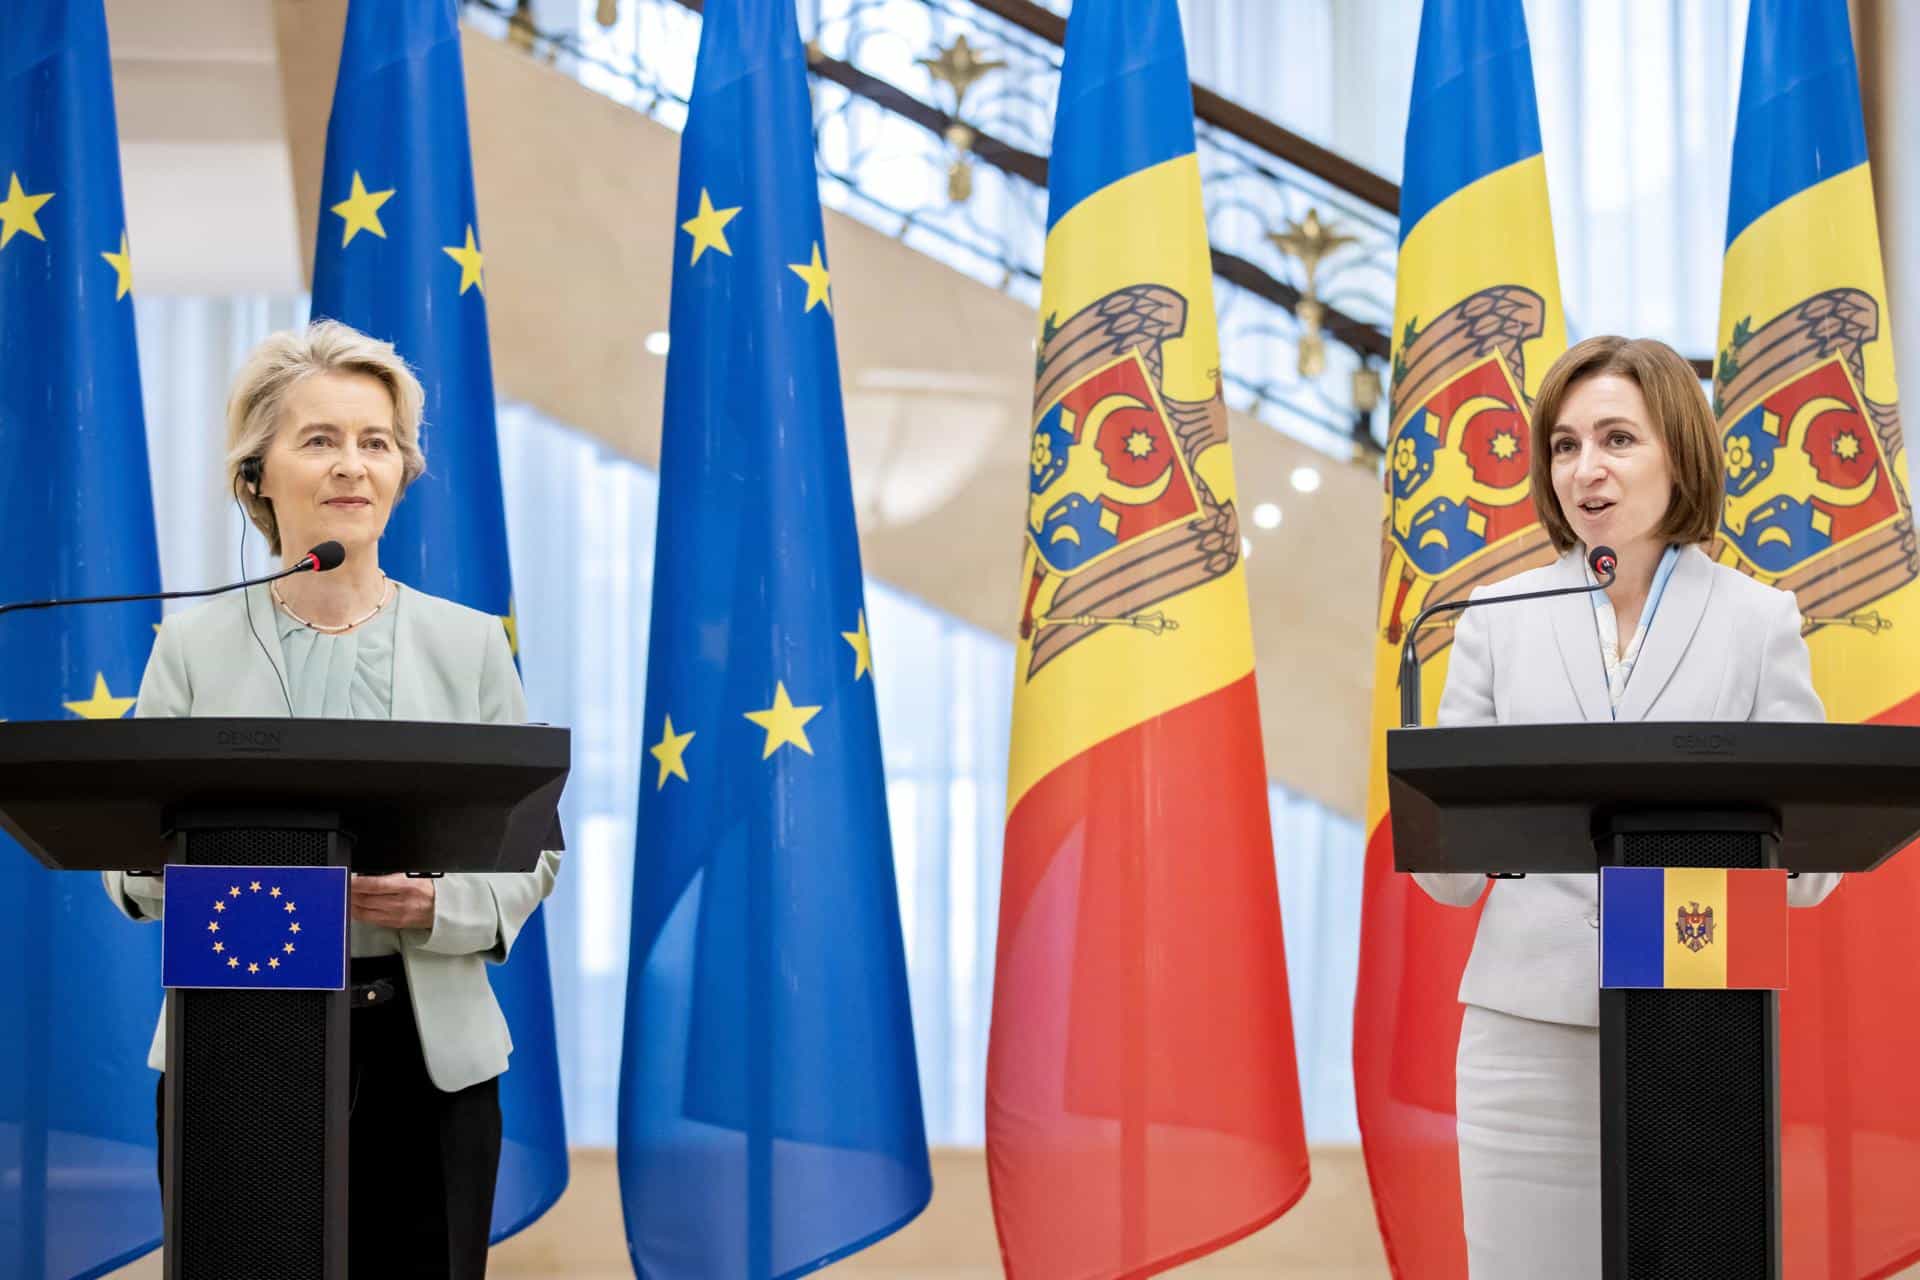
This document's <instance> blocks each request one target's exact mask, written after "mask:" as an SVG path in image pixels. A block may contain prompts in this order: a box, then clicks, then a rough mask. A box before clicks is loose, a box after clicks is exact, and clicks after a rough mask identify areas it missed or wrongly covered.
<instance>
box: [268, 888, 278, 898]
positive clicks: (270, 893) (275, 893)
mask: <svg viewBox="0 0 1920 1280" xmlns="http://www.w3.org/2000/svg"><path fill="white" fill-rule="evenodd" d="M267 896H268V897H269V898H277V897H279V896H280V886H279V885H275V886H273V888H271V889H269V890H267Z"/></svg>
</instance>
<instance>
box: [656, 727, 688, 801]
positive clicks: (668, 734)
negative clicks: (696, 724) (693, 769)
mask: <svg viewBox="0 0 1920 1280" xmlns="http://www.w3.org/2000/svg"><path fill="white" fill-rule="evenodd" d="M692 741H693V730H691V729H689V730H687V731H686V732H685V733H675V732H674V731H673V717H672V716H668V717H667V727H666V728H665V729H664V730H663V731H662V732H661V734H660V741H658V742H656V743H654V744H653V745H652V746H651V747H648V748H647V754H648V755H650V756H652V757H653V758H654V759H655V760H658V761H659V762H660V776H659V778H658V779H656V780H655V781H654V784H653V789H654V790H655V791H658V790H659V789H660V788H662V787H664V786H666V785H667V779H668V778H678V779H680V781H682V782H691V781H693V779H691V778H689V777H687V761H686V752H687V744H688V743H689V742H692Z"/></svg>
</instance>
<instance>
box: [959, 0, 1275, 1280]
mask: <svg viewBox="0 0 1920 1280" xmlns="http://www.w3.org/2000/svg"><path fill="white" fill-rule="evenodd" d="M1049 201H1050V204H1049V209H1048V231H1047V247H1046V271H1045V276H1044V280H1043V283H1042V286H1041V302H1040V312H1041V316H1042V332H1041V337H1040V344H1039V358H1038V367H1037V378H1038V382H1037V386H1036V387H1035V390H1034V400H1033V412H1034V425H1033V442H1032V451H1031V459H1030V460H1031V467H1030V469H1029V473H1028V480H1029V485H1030V497H1029V505H1028V516H1027V530H1026V539H1025V544H1026V546H1025V558H1024V563H1023V576H1022V601H1021V606H1022V607H1021V621H1020V641H1019V646H1018V648H1017V650H1016V653H1015V671H1016V678H1015V692H1014V705H1013V724H1014V729H1013V751H1012V759H1011V761H1010V764H1009V767H1008V783H1007V796H1008V805H1009V807H1008V813H1007V836H1006V861H1005V869H1004V873H1003V880H1002V888H1001V899H1000V935H999V949H998V968H997V971H996V973H995V977H994V1003H993V1031H992V1038H991V1044H990V1048H989V1051H988V1063H987V1165H988V1171H989V1175H990V1177H991V1180H992V1186H993V1207H994V1217H995V1221H996V1222H997V1224H998V1227H999V1233H1000V1248H1001V1253H1002V1256H1003V1258H1004V1261H1005V1264H1006V1269H1007V1274H1008V1275H1009V1276H1010V1277H1013V1278H1014V1280H1029V1278H1032V1280H1053V1278H1054V1277H1060V1276H1075V1277H1081V1278H1083V1280H1084V1278H1086V1277H1119V1276H1147V1275H1151V1274H1154V1273H1155V1272H1159V1271H1163V1270H1166V1269H1167V1268H1169V1267H1172V1266H1174V1265H1176V1264H1178V1263H1180V1262H1182V1261H1185V1260H1187V1259H1190V1258H1193V1257H1196V1256H1198V1255H1200V1254H1203V1253H1207V1252H1209V1251H1211V1250H1213V1249H1216V1248H1218V1247H1220V1246H1221V1245H1224V1244H1227V1243H1229V1242H1230V1241H1233V1240H1236V1239H1238V1238H1240V1237H1241V1236H1244V1235H1246V1234H1248V1233H1249V1232H1252V1231H1254V1230H1257V1229H1258V1228H1260V1227H1261V1226H1264V1225H1265V1224H1266V1223H1268V1222H1271V1221H1272V1220H1273V1219H1274V1218H1276V1217H1278V1216H1279V1215H1280V1214H1281V1213H1282V1212H1284V1211H1285V1210H1286V1209H1287V1207H1288V1206H1290V1205H1291V1204H1293V1203H1294V1201H1295V1200H1297V1199H1298V1198H1299V1197H1300V1195H1301V1194H1302V1193H1303V1192H1305V1190H1306V1187H1307V1151H1306V1142H1305V1137H1304V1134H1303V1130H1302V1124H1301V1117H1300V1097H1299V1083H1298V1079H1297V1077H1296V1075H1295V1067H1294V1050H1293V1030H1292V1016H1291V1013H1290V1010H1289V1007H1288V1000H1287V981H1286V956H1285V949H1284V946H1283V943H1282V939H1281V932H1280V910H1279V897H1278V891H1277V888H1276V885H1275V880H1274V867H1273V846H1272V834H1271V828H1270V826H1269V817H1268V812H1267V776H1266V762H1265V759H1264V756H1263V750H1262V745H1261V739H1260V719H1259V708H1258V700H1257V695H1256V692H1255V687H1254V675H1253V643H1252V632H1251V629H1250V625H1249V621H1248V613H1247V595H1246V585H1245V581H1244V579H1243V576H1242V571H1241V566H1240V558H1239V557H1240V526H1239V517H1238V513H1237V508H1236V505H1235V503H1236V500H1235V491H1234V480H1233V457H1232V453H1231V451H1230V450H1229V448H1228V444H1227V411H1226V404H1225V402H1224V401H1223V400H1222V398H1221V391H1220V377H1219V366H1220V355H1219V347H1218V338H1217V333H1216V328H1215V323H1214V314H1213V296H1212V265H1211V257H1210V254H1209V251H1208V247H1207V234H1206V224H1205V222H1204V220H1203V218H1202V214H1201V207H1200V165H1199V161H1198V158H1197V157H1196V155H1195V151H1194V130H1193V97H1192V90H1191V88H1190V85H1189V81H1188V79H1187V65H1186V50H1185V46H1184V44H1183V42H1182V40H1181V34H1180V18H1179V12H1178V10H1177V8H1176V7H1175V3H1174V0H1080V2H1079V3H1077V4H1076V5H1075V6H1074V9H1073V16H1072V18H1071V20H1070V22H1069V23H1068V28H1067V45H1066V64H1065V69H1064V71H1063V72H1062V76H1061V83H1060V101H1059V108H1058V111H1057V114H1056V117H1055V124H1054V135H1053V157H1052V161H1051V171H1050V184H1049Z"/></svg>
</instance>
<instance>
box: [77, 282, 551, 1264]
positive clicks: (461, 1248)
mask: <svg viewBox="0 0 1920 1280" xmlns="http://www.w3.org/2000/svg"><path fill="white" fill-rule="evenodd" d="M422 400H423V397H422V395H421V390H420V383H419V381H418V379H416V378H415V377H414V376H413V373H412V371H411V370H409V369H408V368H407V366H406V362H405V361H403V360H402V359H401V358H400V357H399V355H398V354H396V353H395V351H394V349H393V346H392V345H391V344H390V343H386V342H381V341H379V340H378V339H375V338H371V337H368V336H367V335H366V334H364V333H360V332H357V331H355V330H353V329H350V328H348V327H347V326H346V325H343V324H338V323H335V322H333V321H328V320H322V321H319V322H318V323H315V324H312V325H309V326H308V327H307V328H305V329H302V330H292V331H289V332H286V333H276V334H274V335H273V336H272V337H270V338H268V339H267V340H266V341H264V342H262V343H261V344H260V345H259V346H258V347H257V348H255V349H254V351H253V353H252V354H251V355H250V356H249V357H248V358H247V360H246V362H245V364H244V365H243V366H242V367H241V370H240V373H239V376H238V378H237V379H236V380H235V383H234V388H233V394H232V396H231V398H230V400H229V402H228V408H227V446H228V447H227V462H226V470H227V478H228V481H229V482H230V483H231V485H232V486H233V490H234V496H235V497H236V498H238V499H239V500H240V501H241V502H242V503H244V504H245V507H246V510H247V514H248V515H249V516H250V517H251V518H252V520H253V523H254V524H255V525H257V526H258V527H259V529H260V531H261V532H262V533H264V534H266V536H267V541H268V543H269V544H270V545H271V546H272V547H273V549H274V552H275V554H276V555H278V556H279V557H280V559H281V561H282V563H283V564H285V565H287V566H291V565H293V564H294V563H296V562H297V561H299V560H301V559H303V558H304V557H305V554H306V551H307V549H308V548H309V547H312V546H315V545H317V544H319V543H321V542H338V543H339V544H340V545H341V547H342V548H343V549H344V551H345V556H344V558H343V560H342V561H341V562H340V564H339V565H338V567H336V568H334V569H331V570H328V571H326V572H316V573H298V574H294V575H293V576H291V577H288V578H285V579H283V580H281V581H280V582H277V583H273V584H271V585H266V586H258V587H252V588H249V589H247V590H246V591H244V592H236V593H234V594H232V595H227V596H222V597H219V598H217V599H215V600H213V601H211V602H209V603H207V604H203V605H201V606H199V607H198V608H194V609H189V610H186V611H185V612H182V613H176V614H174V615H172V616H171V617H169V618H168V619H167V620H166V622H165V623H164V624H163V625H162V626H161V628H160V634H159V636H158V637H157V638H156V639H155V641H154V646H153V656H152V658H151V659H150V660H149V661H148V663H147V672H146V676H145V678H144V679H143V680H142V681H141V684H140V698H139V702H138V706H137V712H136V714H138V715H141V716H232V717H241V718H246V719H259V718H261V717H265V716H278V715H287V716H313V717H326V718H333V719H349V720H368V719H380V720H385V719H394V720H429V721H435V720H437V721H453V722H462V723H497V724H520V723H524V722H525V720H526V700H525V698H524V696H523V695H522V693H521V689H520V679H519V675H518V673H517V672H516V670H515V668H514V663H513V655H512V653H511V652H510V651H509V649H508V645H507V636H506V632H505V630H504V628H503V627H502V626H501V623H500V619H498V618H495V617H491V616H489V615H487V614H484V613H480V612H478V611H476V610H473V609H468V608H465V607H463V606H461V605H458V604H455V603H453V602H452V601H450V600H442V599H440V598H438V597H436V596H430V595H428V594H426V593H425V592H423V591H415V590H413V589H411V588H405V587H402V586H401V585H400V584H399V583H396V582H393V581H391V580H390V579H389V578H388V577H387V575H386V574H385V573H383V572H382V571H381V569H380V536H381V534H382V533H383V532H384V531H385V530H386V527H387V519H388V517H389V516H390V515H391V514H392V512H393V507H394V504H395V503H397V502H398V501H400V498H401V495H402V494H404V493H405V492H406V489H407V486H408V485H410V484H412V483H413V482H414V481H415V480H417V479H418V478H419V477H420V475H421V474H422V472H423V471H424V470H425V467H426V460H425V458H423V457H422V456H421V451H420V427H421V422H420V417H421V404H422ZM558 870H559V856H558V855H557V854H554V853H546V854H543V855H541V859H540V864H539V867H538V868H537V869H536V870H534V871H532V872H529V873H527V874H524V875H447V876H445V877H442V878H440V879H437V880H435V879H412V878H410V877H407V876H404V875H380V876H363V875H356V876H354V877H353V878H352V881H351V887H350V889H349V896H348V911H349V921H350V923H349V936H348V941H349V945H350V950H351V954H352V962H351V968H350V974H351V977H350V981H351V983H352V986H353V993H352V999H351V1007H352V1009H353V1013H352V1023H353V1026H352V1035H351V1059H352V1067H351V1070H352V1073H353V1080H354V1103H353V1108H352V1112H353V1114H352V1117H351V1120H350V1127H349V1142H348V1152H349V1156H348V1160H349V1167H348V1171H347V1216H348V1220H349V1222H350V1224H351V1230H350V1233H349V1236H348V1247H347V1252H348V1266H349V1269H350V1270H351V1271H352V1272H353V1273H354V1274H355V1275H369V1276H371V1275H380V1276H451V1277H459V1278H465V1277H478V1276H482V1275H484V1274H485V1271H486V1257H487V1235H488V1230H489V1225H490V1220H491V1218H492V1212H493V1189H494V1180H495V1177H496V1174H497V1171H498V1168H499V1163H500V1142H501V1127H500V1126H501V1120H500V1093H499V1087H500V1086H499V1076H500V1073H501V1072H503V1071H505V1070H506V1069H507V1054H508V1052H509V1050H510V1049H511V1048H512V1041H511V1039H510V1038H509V1037H508V1034H507V1025H506V1020H505V1018H504V1017H503V1016H502V1015H501V1012H500V1006H499V1004H498V1002H496V1001H495V999H494V995H493V989H492V987H491V985H490V984H489V983H488V981H487V974H486V966H487V965H488V964H490V963H491V964H499V963H503V962H504V961H505V960H506V958H507V953H508V951H509V950H510V949H511V948H512V946H513V942H514V939H515V937H516V936H518V934H519V932H520V929H521V927H522V926H523V925H524V924H525V923H526V921H527V919H528V917H529V916H531V915H532V913H533V911H534V908H536V907H537V906H539V904H540V901H541V900H542V899H543V898H545V897H546V896H547V894H548V893H550V892H552V890H553V881H554V876H555V874H556V873H557V872H558ZM105 878H106V887H107V893H108V895H109V896H110V897H111V898H112V899H113V901H114V903H115V904H116V905H117V906H118V907H119V908H120V909H121V910H122V911H123V912H125V913H126V914H127V915H129V916H131V917H132V918H134V919H135V920H154V919H158V918H159V917H160V914H161V912H162V909H163V907H164V898H163V896H162V894H161V892H160V885H159V884H158V883H156V882H155V881H153V880H151V879H142V878H138V877H135V878H129V877H128V876H126V875H125V874H124V873H122V872H107V873H106V877H105ZM164 1032H165V1022H164V1021H163V1022H162V1024H161V1030H160V1031H159V1032H156V1033H155V1036H154V1043H153V1049H152V1052H151V1053H150V1054H149V1056H148V1060H147V1061H148V1065H149V1066H152V1067H154V1068H156V1069H158V1070H161V1071H164V1070H165V1067H166V1049H165V1042H164V1039H163V1036H164ZM155 1105H156V1107H157V1108H159V1109H161V1110H162V1111H164V1108H165V1105H166V1090H165V1077H164V1076H163V1077H162V1082H161V1088H160V1090H159V1093H158V1096H157V1099H156V1103H155ZM160 1132H161V1135H162V1138H161V1140H162V1142H163V1143H164V1141H165V1136H164V1135H165V1132H166V1127H165V1123H164V1115H163V1116H162V1121H161V1124H160ZM165 1167H166V1163H165V1158H164V1152H163V1153H162V1161H161V1168H162V1169H163V1170H164V1169H165Z"/></svg>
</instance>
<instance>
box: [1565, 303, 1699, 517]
mask: <svg viewBox="0 0 1920 1280" xmlns="http://www.w3.org/2000/svg"><path fill="white" fill-rule="evenodd" d="M1608 373H1611V374H1614V375H1616V376H1618V377H1622V378H1625V379H1627V380H1628V381H1629V382H1632V383H1633V384H1634V385H1635V386H1637V387H1639V388H1640V395H1641V397H1642V398H1643V399H1645V400H1646V402H1647V417H1648V418H1649V419H1651V420H1650V421H1649V422H1648V423H1647V426H1648V428H1649V429H1651V430H1652V431H1653V433H1654V434H1655V436H1656V437H1658V439H1659V440H1660V443H1661V444H1663V445H1665V446H1666V450H1667V468H1668V471H1669V472H1670V474H1671V475H1672V476H1673V496H1672V497H1671V498H1670V499H1669V500H1668V502H1667V514H1666V518H1665V519H1664V520H1662V521H1661V522H1660V529H1659V532H1660V535H1661V536H1662V537H1664V538H1665V539H1666V540H1667V541H1668V542H1675V543H1679V544H1681V545H1682V546H1686V545H1689V544H1692V543H1698V542H1706V541H1709V540H1710V539H1712V537H1713V536H1714V534H1716V533H1718V532H1719V530H1720V509H1721V506H1722V504H1723V503H1724V502H1725V501H1726V487H1725V479H1724V476H1725V472H1724V469H1723V464H1722V462H1721V458H1720V436H1719V432H1718V431H1717V430H1716V429H1715V427H1714V424H1713V410H1712V409H1710V408H1708V407H1707V395H1706V392H1704V391H1702V390H1701V389H1700V379H1699V378H1697V377H1696V376H1694V372H1693V366H1692V365H1689V364H1688V363H1687V362H1686V361H1685V360H1684V359H1682V358H1681V356H1680V353H1679V352H1677V351H1675V350H1674V349H1673V348H1672V347H1670V346H1668V345H1667V344H1666V343H1664V342H1658V341H1656V340H1654V339H1652V338H1622V337H1618V336H1616V335H1612V334H1609V335H1607V336H1604V337H1599V338H1588V339H1587V340H1586V341H1585V342H1582V343H1580V344H1579V345H1578V346H1575V347H1573V348H1572V349H1571V350H1569V351H1568V352H1567V353H1566V354H1565V355H1563V356H1561V357H1560V358H1559V359H1558V360H1556V361H1554V362H1553V367H1552V368H1551V369H1548V370H1547V376H1546V377H1545V378H1544V379H1542V380H1541V383H1540V394H1539V396H1538V397H1537V398H1536V399H1535V400H1534V402H1533V421H1532V423H1531V427H1530V431H1529V435H1530V437H1531V439H1530V441H1529V443H1530V445H1531V447H1532V449H1533V458H1532V462H1531V466H1530V475H1529V479H1530V480H1531V481H1532V486H1533V509H1534V510H1535V511H1536V512H1538V513H1539V515H1540V523H1541V525H1542V526H1543V527H1545V529H1546V531H1547V537H1549V538H1551V539H1552V540H1553V547H1554V550H1556V551H1561V552H1565V551H1568V550H1571V549H1572V548H1573V547H1574V546H1575V545H1576V544H1577V543H1578V542H1579V541H1580V540H1579V539H1578V538H1577V537H1575V536H1574V532H1573V526H1572V525H1570V524H1568V523H1567V517H1566V514H1565V513H1564V512H1562V511H1561V510H1560V499H1559V496H1558V495H1556V494H1555V493H1554V491H1553V449H1552V444H1553V428H1554V427H1555V425H1556V424H1558V423H1559V421H1560V415H1561V413H1562V411H1563V410H1564V409H1565V408H1566V403H1567V396H1568V395H1569V394H1570V393H1571V392H1572V391H1573V389H1574V388H1575V387H1576V386H1578V385H1579V384H1580V383H1582V382H1584V381H1586V380H1587V379H1588V378H1597V377H1599V376H1601V375H1602V374H1608Z"/></svg>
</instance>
